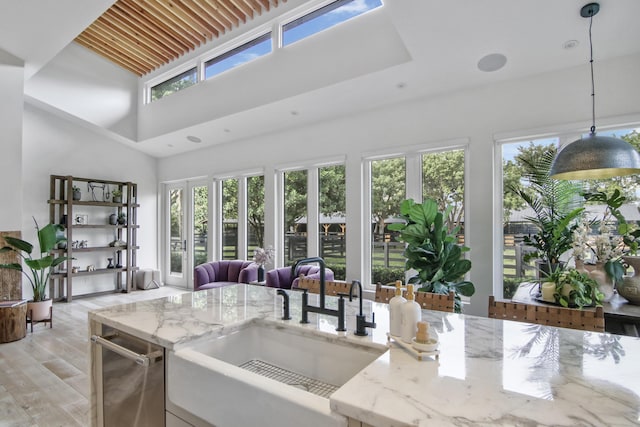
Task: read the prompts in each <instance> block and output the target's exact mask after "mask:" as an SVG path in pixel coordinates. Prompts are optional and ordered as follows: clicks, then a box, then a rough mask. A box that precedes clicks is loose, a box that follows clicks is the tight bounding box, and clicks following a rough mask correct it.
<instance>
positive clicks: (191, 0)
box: [182, 0, 226, 38]
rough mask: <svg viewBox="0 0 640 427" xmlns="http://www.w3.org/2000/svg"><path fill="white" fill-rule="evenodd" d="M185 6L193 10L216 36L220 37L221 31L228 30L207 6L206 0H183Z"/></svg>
mask: <svg viewBox="0 0 640 427" xmlns="http://www.w3.org/2000/svg"><path fill="white" fill-rule="evenodd" d="M182 3H184V4H185V6H187V7H189V8H190V9H192V10H193V12H194V14H196V16H197V19H199V20H200V21H201V22H202V24H203V25H205V26H207V28H209V29H210V30H211V32H212V33H213V34H214V37H215V38H218V37H219V36H220V34H221V33H224V32H225V31H226V29H225V27H224V25H222V24H221V23H220V22H219V21H218V20H217V19H215V18H214V17H213V16H212V15H211V14H209V11H208V10H207V8H206V5H205V4H204V2H202V1H200V0H182Z"/></svg>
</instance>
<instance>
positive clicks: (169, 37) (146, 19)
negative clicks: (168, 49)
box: [116, 0, 190, 56]
mask: <svg viewBox="0 0 640 427" xmlns="http://www.w3.org/2000/svg"><path fill="white" fill-rule="evenodd" d="M116 4H117V5H118V7H121V8H122V9H123V10H124V11H125V12H127V13H129V14H130V15H131V16H134V17H135V18H136V21H138V22H140V24H141V25H143V26H145V27H146V28H148V29H149V31H151V32H152V33H153V34H155V35H156V36H157V37H158V39H161V40H162V41H163V42H165V43H167V44H169V45H171V46H172V47H173V48H174V49H176V50H177V51H178V56H179V55H181V54H182V53H184V52H185V50H189V49H190V44H188V43H185V42H184V41H182V38H180V37H174V36H173V34H172V33H171V32H168V31H165V30H164V29H163V26H162V23H161V22H160V21H159V20H158V19H156V18H155V17H154V16H153V15H152V14H150V13H148V12H147V11H146V10H145V9H144V8H143V7H141V6H140V5H138V4H136V3H135V2H134V1H133V0H119V1H118V2H117V3H116Z"/></svg>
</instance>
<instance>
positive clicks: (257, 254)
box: [253, 246, 275, 266]
mask: <svg viewBox="0 0 640 427" xmlns="http://www.w3.org/2000/svg"><path fill="white" fill-rule="evenodd" d="M274 255H275V250H274V249H273V248H272V247H271V246H269V247H268V248H266V249H265V248H256V250H255V251H253V262H255V263H256V264H258V265H262V266H264V265H265V264H266V263H268V262H269V261H271V260H272V259H273V256H274Z"/></svg>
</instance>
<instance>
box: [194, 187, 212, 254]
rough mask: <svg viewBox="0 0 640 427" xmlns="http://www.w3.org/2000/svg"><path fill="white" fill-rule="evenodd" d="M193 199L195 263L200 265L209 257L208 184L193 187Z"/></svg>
mask: <svg viewBox="0 0 640 427" xmlns="http://www.w3.org/2000/svg"><path fill="white" fill-rule="evenodd" d="M191 196H192V197H191V200H192V203H193V206H192V210H191V211H192V212H193V220H192V221H191V224H192V233H193V265H194V266H196V265H200V264H202V263H204V262H206V261H207V259H208V246H207V241H208V230H209V227H208V225H209V189H208V187H207V186H206V185H199V186H196V187H193V189H192V194H191Z"/></svg>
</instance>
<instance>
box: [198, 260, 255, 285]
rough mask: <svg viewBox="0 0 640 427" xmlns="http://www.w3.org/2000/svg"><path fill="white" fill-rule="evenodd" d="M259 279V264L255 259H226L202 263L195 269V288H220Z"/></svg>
mask: <svg viewBox="0 0 640 427" xmlns="http://www.w3.org/2000/svg"><path fill="white" fill-rule="evenodd" d="M256 280H258V264H256V263H254V262H253V261H243V260H224V261H211V262H205V263H204V264H200V265H199V266H197V267H196V268H194V269H193V290H194V291H201V290H203V289H211V288H220V287H222V286H229V285H235V284H238V283H249V282H255V281H256Z"/></svg>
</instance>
